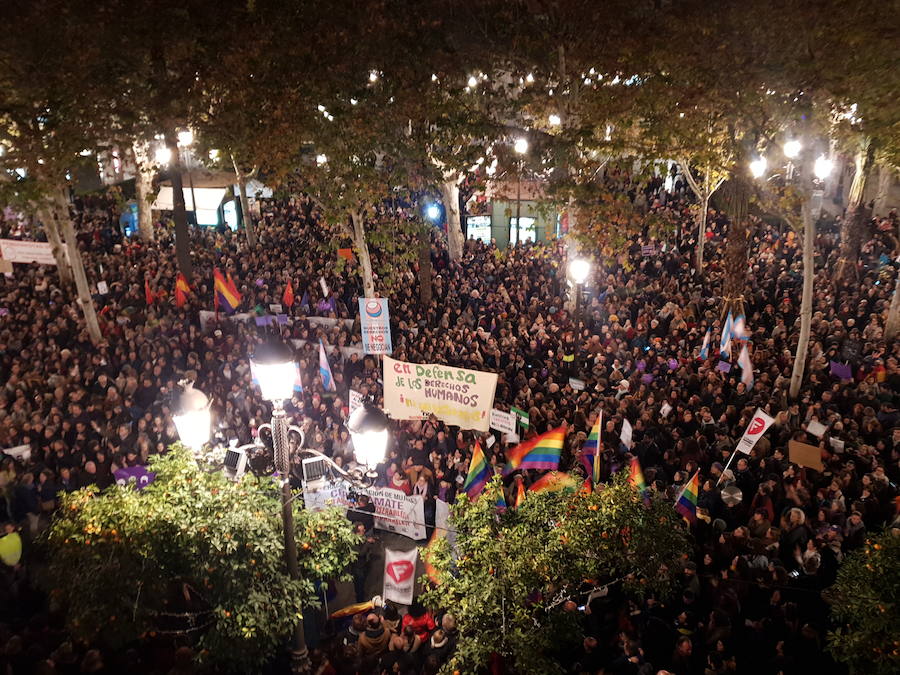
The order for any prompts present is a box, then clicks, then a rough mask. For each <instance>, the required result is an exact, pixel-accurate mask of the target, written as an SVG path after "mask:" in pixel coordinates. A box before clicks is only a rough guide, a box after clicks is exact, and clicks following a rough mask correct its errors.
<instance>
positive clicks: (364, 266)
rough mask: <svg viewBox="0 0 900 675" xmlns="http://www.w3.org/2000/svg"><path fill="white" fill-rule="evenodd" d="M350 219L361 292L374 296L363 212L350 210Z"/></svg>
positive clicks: (369, 296)
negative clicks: (361, 283)
mask: <svg viewBox="0 0 900 675" xmlns="http://www.w3.org/2000/svg"><path fill="white" fill-rule="evenodd" d="M350 220H351V221H352V222H353V246H354V247H355V248H356V253H357V254H358V255H359V264H360V271H361V272H362V278H363V292H364V293H365V296H366V297H367V298H374V297H375V275H374V274H373V273H372V258H371V257H370V256H369V244H368V242H366V226H365V223H364V222H363V214H362V213H361V212H359V211H351V212H350Z"/></svg>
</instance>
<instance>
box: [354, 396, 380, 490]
mask: <svg viewBox="0 0 900 675" xmlns="http://www.w3.org/2000/svg"><path fill="white" fill-rule="evenodd" d="M347 430H348V431H349V432H350V440H351V441H352V442H353V455H354V456H355V457H356V461H357V462H359V463H360V464H362V465H363V466H365V467H366V475H367V476H368V477H369V478H375V476H376V475H377V474H376V473H375V467H376V466H378V464H379V463H381V462H383V461H384V455H385V452H386V450H387V442H388V418H387V415H385V414H384V412H383V411H382V410H381V409H380V408H377V407H376V406H375V405H373V404H372V403H370V402H369V401H366V402H365V403H363V405H362V406H360V407H359V408H357V409H356V410H354V411H353V414H352V415H350V419H348V420H347Z"/></svg>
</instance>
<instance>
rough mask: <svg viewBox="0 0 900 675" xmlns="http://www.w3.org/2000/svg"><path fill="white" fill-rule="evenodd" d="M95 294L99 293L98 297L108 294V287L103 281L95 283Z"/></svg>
mask: <svg viewBox="0 0 900 675" xmlns="http://www.w3.org/2000/svg"><path fill="white" fill-rule="evenodd" d="M97 293H99V294H100V295H106V294H108V293H109V286H108V285H107V283H106V282H105V281H98V282H97Z"/></svg>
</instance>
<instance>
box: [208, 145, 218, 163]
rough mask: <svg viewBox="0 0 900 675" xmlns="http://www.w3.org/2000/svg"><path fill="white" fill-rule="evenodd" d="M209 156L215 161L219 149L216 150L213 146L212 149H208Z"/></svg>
mask: <svg viewBox="0 0 900 675" xmlns="http://www.w3.org/2000/svg"><path fill="white" fill-rule="evenodd" d="M209 158H210V159H211V160H212V161H214V162H215V161H216V160H217V159H219V151H218V150H216V149H215V148H213V149H212V150H210V151H209Z"/></svg>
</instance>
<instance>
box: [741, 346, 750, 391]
mask: <svg viewBox="0 0 900 675" xmlns="http://www.w3.org/2000/svg"><path fill="white" fill-rule="evenodd" d="M738 365H739V366H740V367H741V382H743V383H744V386H746V387H747V390H748V391H749V390H750V389H753V361H751V360H750V352H748V351H747V343H746V342H745V343H744V345H743V346H742V347H741V353H740V355H739V356H738Z"/></svg>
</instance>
